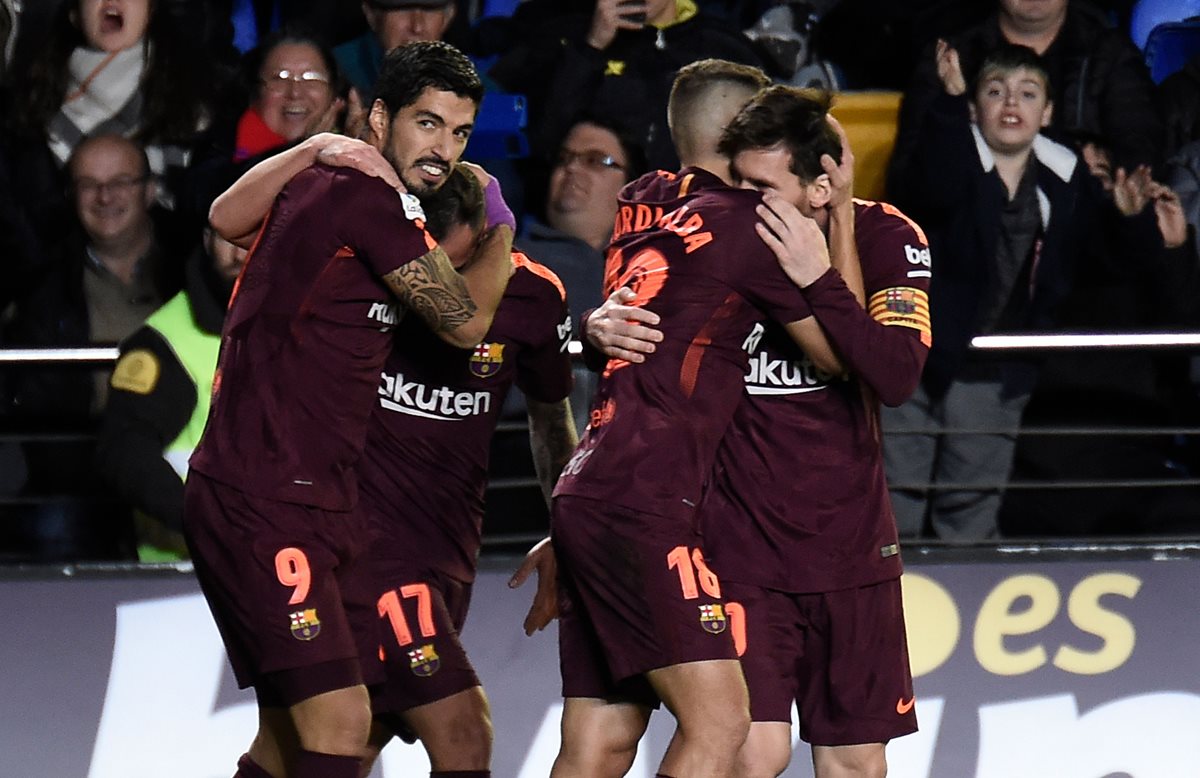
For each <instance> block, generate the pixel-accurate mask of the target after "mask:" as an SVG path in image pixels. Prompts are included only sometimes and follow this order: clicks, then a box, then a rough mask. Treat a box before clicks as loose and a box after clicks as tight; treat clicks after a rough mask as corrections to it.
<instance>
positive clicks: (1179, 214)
mask: <svg viewBox="0 0 1200 778" xmlns="http://www.w3.org/2000/svg"><path fill="white" fill-rule="evenodd" d="M1150 197H1151V198H1153V200H1154V218H1155V219H1156V220H1157V221H1158V231H1159V232H1160V233H1162V238H1163V245H1164V246H1166V247H1167V248H1169V249H1177V248H1179V247H1180V246H1182V245H1183V244H1184V243H1186V242H1187V235H1188V222H1187V216H1186V215H1185V214H1184V212H1183V203H1182V201H1180V199H1179V194H1178V193H1177V192H1176V191H1175V190H1174V189H1172V188H1171V187H1169V186H1167V185H1166V184H1161V183H1159V182H1158V181H1151V182H1150Z"/></svg>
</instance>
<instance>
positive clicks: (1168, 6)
mask: <svg viewBox="0 0 1200 778" xmlns="http://www.w3.org/2000/svg"><path fill="white" fill-rule="evenodd" d="M1198 14H1200V0H1138V1H1137V2H1136V3H1134V6H1133V9H1132V10H1131V11H1130V14H1129V37H1130V38H1132V39H1133V42H1134V43H1135V44H1137V47H1138V48H1139V49H1141V50H1142V51H1145V50H1146V40H1147V39H1148V38H1149V37H1150V32H1151V31H1152V30H1153V29H1154V28H1155V27H1157V26H1158V25H1160V24H1166V23H1167V22H1179V21H1183V20H1184V19H1187V18H1188V17H1191V16H1196V15H1198Z"/></svg>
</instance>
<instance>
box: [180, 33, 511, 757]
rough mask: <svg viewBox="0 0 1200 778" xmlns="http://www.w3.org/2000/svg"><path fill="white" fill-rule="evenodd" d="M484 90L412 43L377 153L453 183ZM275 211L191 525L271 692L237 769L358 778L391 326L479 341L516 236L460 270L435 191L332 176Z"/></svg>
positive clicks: (413, 180)
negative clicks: (369, 546)
mask: <svg viewBox="0 0 1200 778" xmlns="http://www.w3.org/2000/svg"><path fill="white" fill-rule="evenodd" d="M482 92H483V86H482V84H481V82H480V80H479V77H478V74H476V73H475V71H474V69H473V68H472V67H471V64H470V62H469V61H468V60H467V59H466V57H464V56H463V55H462V54H461V53H460V52H458V51H457V50H456V49H454V48H453V47H450V46H447V45H445V44H437V43H427V44H414V45H412V46H409V47H404V48H401V49H397V50H396V51H394V52H392V53H390V54H389V55H388V59H387V61H386V63H385V72H384V74H383V75H382V76H381V78H380V81H379V84H378V88H377V99H376V100H375V102H374V104H373V105H372V107H371V111H370V114H369V121H368V125H369V129H368V133H369V134H368V142H369V145H371V146H374V147H375V149H377V150H379V151H381V152H382V154H383V156H384V157H385V158H386V159H387V161H388V162H389V163H390V164H391V166H392V167H393V168H394V171H393V175H394V176H395V177H396V178H397V179H398V180H400V181H402V182H403V184H404V186H406V187H407V188H408V189H409V190H410V191H418V192H420V191H428V190H432V189H436V188H437V186H439V185H440V184H441V183H442V182H443V181H444V180H445V178H446V176H447V175H448V174H449V172H450V169H451V166H452V165H453V164H454V163H455V161H456V160H457V159H458V157H459V156H460V155H461V153H462V150H463V147H464V146H465V145H466V142H467V138H468V136H469V135H470V131H471V128H472V125H473V122H474V119H475V113H476V110H477V108H478V104H479V100H480V98H481V97H482ZM297 149H301V147H297ZM293 151H296V149H293ZM297 153H303V151H301V152H297ZM271 201H273V205H272V206H271V210H270V214H269V216H268V217H267V220H266V222H265V223H264V224H263V226H262V228H261V231H260V232H259V233H258V237H257V239H256V242H255V246H254V248H253V250H252V251H251V254H250V256H249V258H248V259H247V263H246V266H245V269H244V270H243V272H242V275H241V278H240V279H239V282H238V286H237V288H236V289H235V292H234V296H233V299H232V301H231V306H230V310H229V313H228V315H227V317H226V321H225V328H224V332H223V338H222V347H221V355H220V359H219V362H218V368H217V376H216V379H215V381H214V397H213V402H212V410H211V413H210V415H209V420H208V425H207V428H206V432H205V435H204V438H203V440H202V442H201V444H200V446H199V447H198V448H197V451H196V453H195V455H194V456H193V457H192V460H191V471H190V474H189V479H188V482H187V487H186V496H185V532H186V535H187V540H188V544H189V547H190V549H191V552H192V556H193V559H194V560H195V567H196V573H197V577H198V578H199V580H200V584H201V587H202V589H203V591H204V593H205V596H206V597H207V599H208V601H209V604H210V607H211V609H212V611H213V615H214V618H215V619H216V621H217V625H218V627H219V628H220V630H221V634H222V637H223V639H224V641H225V645H226V648H227V651H228V653H229V657H230V661H231V663H232V664H233V666H234V672H235V674H236V676H237V679H238V683H239V685H241V686H242V687H246V686H253V687H254V689H255V692H256V694H257V697H258V703H259V712H260V716H259V723H260V726H259V732H258V735H257V736H256V738H255V740H254V742H253V744H252V745H251V747H250V751H249V753H248V754H247V755H246V756H244V757H243V758H242V760H241V761H240V762H239V771H238V775H239V776H242V778H263V776H274V777H275V778H281V776H284V775H288V776H293V777H295V778H313V777H315V776H321V777H322V778H343V776H344V777H345V778H356V777H357V775H358V772H359V768H360V757H361V756H362V755H363V754H364V752H365V748H366V742H367V735H368V730H369V726H370V708H369V701H368V696H367V691H366V688H365V686H364V685H363V680H364V679H363V674H364V672H365V673H367V674H368V676H369V677H374V676H375V674H376V673H378V672H379V671H380V670H381V668H379V667H373V666H367V667H365V668H360V663H359V661H358V655H359V650H358V646H357V645H356V640H355V637H356V630H355V629H354V628H353V625H354V624H363V625H364V626H362V627H361V628H359V629H358V630H357V635H358V636H359V637H360V638H361V639H367V637H368V636H369V635H370V634H371V629H373V628H374V624H375V600H374V598H373V597H372V596H371V593H370V592H369V591H360V590H359V589H360V588H361V587H356V581H357V579H356V577H355V575H354V572H355V570H354V568H355V566H356V563H357V557H358V556H359V549H360V547H361V544H362V542H363V538H364V536H365V527H364V523H363V521H362V518H361V515H360V514H359V513H358V512H357V511H356V510H355V503H356V479H355V475H354V469H353V468H354V465H355V464H356V463H357V460H358V458H359V455H360V454H361V452H362V450H363V446H364V444H365V439H366V432H367V425H368V419H369V417H370V412H371V407H372V401H373V397H374V394H375V391H376V387H377V385H378V380H379V374H380V371H381V369H382V367H383V363H384V358H385V356H386V354H387V351H388V348H389V346H390V344H391V334H390V333H391V330H392V329H393V328H394V327H395V325H396V323H397V321H398V318H399V309H400V306H403V308H404V309H406V310H407V311H410V312H411V313H413V314H415V315H418V316H420V317H421V318H422V319H423V320H425V322H426V323H427V324H428V325H429V327H430V328H431V330H433V332H435V333H436V334H437V336H438V337H441V338H443V339H445V340H447V341H448V342H450V343H452V344H454V345H457V346H460V347H465V348H471V347H474V346H475V345H476V344H477V343H479V341H480V339H481V338H482V337H483V335H484V334H485V333H486V332H487V330H488V328H489V327H490V326H491V323H492V317H493V314H494V313H495V311H496V308H497V306H498V304H499V301H500V298H501V295H502V294H503V292H504V288H505V285H506V284H507V282H508V278H509V274H510V272H511V269H512V265H511V259H510V246H511V231H510V230H509V229H508V228H507V227H500V228H497V229H496V230H494V231H492V232H491V233H489V234H488V235H487V236H486V237H485V238H484V240H483V241H482V242H481V244H480V247H479V251H478V256H477V258H476V259H475V261H473V262H472V263H471V264H470V265H469V266H468V267H466V268H464V271H463V273H462V275H459V274H458V273H457V272H456V271H455V270H454V268H453V267H452V265H451V263H450V261H449V259H448V258H447V256H446V253H445V251H444V250H443V249H442V248H441V247H439V246H438V245H437V243H436V242H435V241H434V240H433V239H432V238H431V237H430V236H429V235H428V234H427V233H426V232H425V230H424V229H423V219H424V215H423V213H422V212H421V209H420V204H419V202H418V201H417V199H416V198H415V197H412V196H399V195H397V193H396V192H395V191H394V189H393V188H392V187H390V186H388V185H387V183H385V182H384V181H381V180H379V179H377V178H373V177H371V176H367V175H364V174H362V173H360V172H357V171H352V170H345V169H341V168H330V167H326V166H321V165H317V166H313V167H311V168H308V169H306V170H304V171H303V172H301V173H299V174H298V175H296V176H295V178H294V179H292V180H291V181H290V182H289V183H287V185H286V186H285V187H283V189H282V192H281V193H280V194H279V196H278V198H274V197H272V198H270V199H269V200H268V202H271ZM260 213H261V212H260ZM235 221H236V220H235ZM217 226H218V227H219V225H217ZM243 226H245V225H244V224H243ZM222 232H223V234H226V235H229V233H228V232H226V231H225V230H222ZM247 232H249V230H248V229H243V230H241V231H240V232H238V231H234V235H232V236H230V237H234V236H237V235H242V236H245V234H246V233H247Z"/></svg>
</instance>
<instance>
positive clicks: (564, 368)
mask: <svg viewBox="0 0 1200 778" xmlns="http://www.w3.org/2000/svg"><path fill="white" fill-rule="evenodd" d="M519 256H520V255H519V254H514V259H517V258H518V257H519ZM518 266H523V267H524V268H525V269H526V270H528V271H529V272H530V273H531V274H532V275H533V282H534V285H535V286H534V288H535V290H536V291H535V298H536V300H537V302H536V304H535V305H533V306H531V308H532V309H533V310H534V311H536V314H537V316H538V321H537V323H536V327H532V328H531V331H532V332H533V333H534V334H533V337H532V339H531V342H530V344H529V347H528V348H527V349H523V350H522V352H521V357H520V359H519V361H518V371H517V386H518V387H519V388H520V389H521V391H522V392H523V393H524V394H525V395H526V396H528V397H532V398H533V399H535V400H537V401H539V402H545V403H551V402H558V401H559V400H561V399H563V398H564V397H567V396H568V395H569V394H570V393H571V388H572V383H573V377H572V373H571V354H570V345H571V334H572V323H571V312H570V310H569V309H568V307H567V296H566V291H565V289H564V288H563V285H562V282H561V281H559V280H558V276H556V275H555V274H554V272H553V271H551V270H550V269H549V268H547V267H544V266H542V265H538V264H536V263H534V262H530V261H528V260H525V263H524V264H523V263H521V262H520V261H518Z"/></svg>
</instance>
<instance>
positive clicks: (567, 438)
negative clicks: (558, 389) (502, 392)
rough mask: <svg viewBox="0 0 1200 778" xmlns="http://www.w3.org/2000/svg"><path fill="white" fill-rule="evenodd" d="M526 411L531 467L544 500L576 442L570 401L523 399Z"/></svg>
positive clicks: (552, 489)
mask: <svg viewBox="0 0 1200 778" xmlns="http://www.w3.org/2000/svg"><path fill="white" fill-rule="evenodd" d="M526 406H527V408H528V411H529V446H530V449H531V450H532V452H533V466H534V469H535V470H536V471H537V475H538V481H540V482H541V485H542V494H543V495H544V496H545V498H546V502H547V503H548V502H549V501H550V493H551V492H553V491H554V484H555V483H556V482H557V481H558V475H559V473H561V472H562V469H563V468H564V467H566V465H567V462H568V461H569V460H570V459H571V454H573V453H574V451H575V446H576V445H577V444H578V443H579V437H578V435H577V434H576V432H575V418H574V417H573V416H572V415H571V402H570V400H567V399H563V400H560V401H558V402H556V403H542V402H538V401H536V400H532V399H530V398H526Z"/></svg>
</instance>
